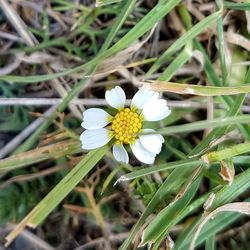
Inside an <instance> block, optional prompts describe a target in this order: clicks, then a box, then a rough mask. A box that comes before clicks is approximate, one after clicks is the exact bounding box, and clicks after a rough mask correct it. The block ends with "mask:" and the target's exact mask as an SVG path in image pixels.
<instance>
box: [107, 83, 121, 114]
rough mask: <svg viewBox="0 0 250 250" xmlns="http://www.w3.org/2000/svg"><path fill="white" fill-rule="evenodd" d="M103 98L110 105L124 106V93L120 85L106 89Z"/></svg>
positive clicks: (118, 107) (115, 106) (117, 107)
mask: <svg viewBox="0 0 250 250" xmlns="http://www.w3.org/2000/svg"><path fill="white" fill-rule="evenodd" d="M105 99H106V101H107V103H108V104H109V105H110V106H111V107H113V108H116V109H120V108H123V107H124V104H125V101H126V95H125V93H124V91H123V89H122V88H121V87H119V86H116V87H115V88H113V89H111V90H107V91H106V93H105Z"/></svg>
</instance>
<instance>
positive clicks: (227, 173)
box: [219, 161, 235, 185]
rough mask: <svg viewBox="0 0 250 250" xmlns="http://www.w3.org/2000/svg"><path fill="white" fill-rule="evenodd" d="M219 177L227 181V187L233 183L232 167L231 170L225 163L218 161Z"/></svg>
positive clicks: (233, 171) (233, 172) (233, 173)
mask: <svg viewBox="0 0 250 250" xmlns="http://www.w3.org/2000/svg"><path fill="white" fill-rule="evenodd" d="M219 175H220V176H221V178H222V179H223V180H224V181H227V182H228V183H229V185H231V184H232V183H233V180H234V176H235V170H234V167H233V166H232V167H231V168H230V167H229V166H228V165H227V164H226V162H225V161H220V173H219Z"/></svg>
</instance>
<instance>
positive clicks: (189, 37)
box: [145, 11, 221, 78]
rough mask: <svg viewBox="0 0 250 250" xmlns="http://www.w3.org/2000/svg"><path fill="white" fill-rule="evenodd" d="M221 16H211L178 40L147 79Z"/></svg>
mask: <svg viewBox="0 0 250 250" xmlns="http://www.w3.org/2000/svg"><path fill="white" fill-rule="evenodd" d="M219 15H221V12H220V11H217V12H215V13H213V14H212V15H209V16H208V17H206V18H204V19H203V20H202V21H200V22H199V23H197V24H196V25H194V26H193V27H192V28H191V29H190V30H188V31H187V32H186V33H185V34H184V35H183V36H181V37H180V38H179V39H178V40H176V41H175V42H174V43H173V44H172V45H171V46H170V47H169V48H168V49H167V50H166V51H165V52H164V53H163V54H162V55H161V56H160V58H159V59H158V60H157V61H156V62H155V63H154V64H153V66H152V67H151V68H150V69H149V71H148V72H147V74H146V76H145V78H147V77H149V76H150V75H152V74H153V73H154V72H155V71H156V70H157V69H159V68H160V67H161V65H162V64H163V63H165V62H166V61H167V60H168V59H169V57H170V56H171V55H173V53H174V52H176V51H177V50H179V49H180V48H182V47H183V46H184V45H185V44H186V43H187V42H188V41H190V40H192V39H193V38H195V37H196V36H197V35H199V34H200V33H201V32H203V31H204V30H205V29H207V28H208V27H209V26H211V24H212V23H214V22H215V21H216V19H217V18H218V16H219Z"/></svg>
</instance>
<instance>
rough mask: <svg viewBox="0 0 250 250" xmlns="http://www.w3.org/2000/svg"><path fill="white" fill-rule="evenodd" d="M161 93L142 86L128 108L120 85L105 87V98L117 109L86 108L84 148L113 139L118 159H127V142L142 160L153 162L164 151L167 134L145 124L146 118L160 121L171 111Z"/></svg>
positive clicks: (120, 160)
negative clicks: (114, 113)
mask: <svg viewBox="0 0 250 250" xmlns="http://www.w3.org/2000/svg"><path fill="white" fill-rule="evenodd" d="M158 97H159V93H157V92H154V91H151V90H146V89H143V88H141V89H139V91H138V92H137V93H136V94H135V95H134V97H133V99H132V101H131V105H130V107H129V108H125V107H124V105H125V101H126V96H125V93H124V91H123V89H122V88H120V87H118V86H117V87H115V88H113V89H111V90H108V91H106V93H105V98H106V101H107V103H108V104H109V105H110V106H111V107H113V108H115V109H116V111H117V113H116V115H115V116H112V115H110V114H108V113H107V112H106V111H104V110H102V109H99V108H90V109H88V110H86V111H84V112H83V122H82V124H81V125H82V127H83V128H85V129H86V130H85V131H84V132H83V133H82V134H81V136H80V140H81V143H82V148H83V149H84V150H91V149H95V148H99V147H102V146H103V145H105V144H107V143H108V142H109V141H110V140H111V139H114V145H113V155H114V158H115V159H116V160H117V161H119V162H124V163H128V161H129V156H128V153H127V151H126V150H125V148H124V145H126V146H127V145H129V146H130V148H131V150H132V152H133V154H134V155H135V157H136V158H137V159H138V160H139V161H141V162H143V163H146V164H152V163H153V162H154V160H155V157H156V155H157V154H159V153H160V151H161V147H162V143H163V142H164V138H163V136H162V135H160V134H153V133H155V131H154V130H153V129H147V128H144V127H143V121H159V120H162V119H164V118H165V117H167V116H168V115H169V114H170V112H171V110H169V108H168V106H167V101H166V100H164V99H159V98H158ZM144 132H146V133H150V134H146V133H144Z"/></svg>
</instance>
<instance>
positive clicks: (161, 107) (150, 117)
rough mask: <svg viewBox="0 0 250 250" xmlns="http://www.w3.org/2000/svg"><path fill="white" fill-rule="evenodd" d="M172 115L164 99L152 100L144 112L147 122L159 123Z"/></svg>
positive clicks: (144, 108)
mask: <svg viewBox="0 0 250 250" xmlns="http://www.w3.org/2000/svg"><path fill="white" fill-rule="evenodd" d="M170 113H171V110H170V109H169V108H168V106H167V101H166V100H164V99H157V100H152V101H150V102H149V103H147V104H146V105H145V106H144V107H143V110H142V114H143V116H144V119H145V120H146V121H159V120H162V119H164V118H166V117H167V116H168V115H169V114H170Z"/></svg>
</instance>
